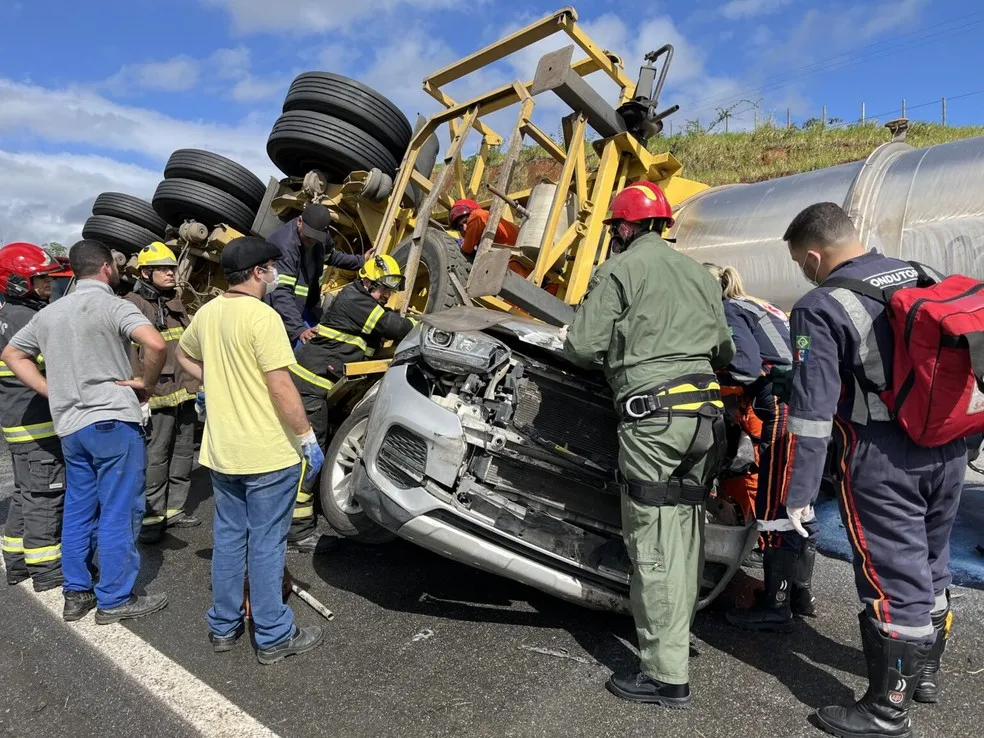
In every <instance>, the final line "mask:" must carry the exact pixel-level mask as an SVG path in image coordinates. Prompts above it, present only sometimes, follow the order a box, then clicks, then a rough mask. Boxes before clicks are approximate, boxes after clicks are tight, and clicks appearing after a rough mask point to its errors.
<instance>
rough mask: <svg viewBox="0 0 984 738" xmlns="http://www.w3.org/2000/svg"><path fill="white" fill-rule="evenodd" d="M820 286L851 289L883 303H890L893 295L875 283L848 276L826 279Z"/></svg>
mask: <svg viewBox="0 0 984 738" xmlns="http://www.w3.org/2000/svg"><path fill="white" fill-rule="evenodd" d="M820 286H821V287H828V288H830V289H835V290H836V289H845V290H850V291H851V292H856V293H857V294H859V295H864V296H865V297H870V298H871V299H872V300H874V301H875V302H880V303H881V304H882V305H888V300H889V298H890V297H891V296H892V295H891V293H889V292H888V291H886V290H880V289H878V288H877V287H875V286H874V285H871V284H868V283H867V282H864V281H862V280H860V279H848V278H847V277H834V278H833V279H825V280H824V281H823V282H822V283H821V284H820Z"/></svg>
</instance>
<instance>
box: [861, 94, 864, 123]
mask: <svg viewBox="0 0 984 738" xmlns="http://www.w3.org/2000/svg"><path fill="white" fill-rule="evenodd" d="M861 125H864V100H862V101H861Z"/></svg>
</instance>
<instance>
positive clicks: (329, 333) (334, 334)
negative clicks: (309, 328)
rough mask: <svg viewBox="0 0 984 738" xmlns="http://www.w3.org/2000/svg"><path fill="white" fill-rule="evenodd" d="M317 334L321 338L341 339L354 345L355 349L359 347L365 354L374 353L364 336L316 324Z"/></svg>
mask: <svg viewBox="0 0 984 738" xmlns="http://www.w3.org/2000/svg"><path fill="white" fill-rule="evenodd" d="M318 335H319V336H321V337H322V338H330V339H331V340H332V341H341V342H342V343H347V344H349V345H350V346H355V347H356V348H357V349H361V350H362V351H363V353H365V355H366V356H372V355H373V354H374V353H376V351H375V349H371V348H369V346H368V344H366V341H365V339H364V338H361V337H359V336H353V335H352V334H351V333H342V332H341V331H336V330H335V329H334V328H329V327H328V326H326V325H319V326H318Z"/></svg>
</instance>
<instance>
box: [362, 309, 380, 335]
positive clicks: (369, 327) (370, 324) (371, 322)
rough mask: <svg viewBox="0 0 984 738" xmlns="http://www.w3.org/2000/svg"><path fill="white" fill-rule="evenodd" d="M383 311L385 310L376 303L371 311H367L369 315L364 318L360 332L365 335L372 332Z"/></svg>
mask: <svg viewBox="0 0 984 738" xmlns="http://www.w3.org/2000/svg"><path fill="white" fill-rule="evenodd" d="M384 313H385V311H384V310H383V309H382V308H381V307H380V306H379V305H376V307H374V308H373V309H372V312H371V313H369V317H368V318H366V324H365V325H364V326H362V332H363V333H364V334H366V335H367V336H368V335H369V334H370V333H372V332H373V329H375V327H376V323H378V322H379V319H380V318H382V317H383V314H384Z"/></svg>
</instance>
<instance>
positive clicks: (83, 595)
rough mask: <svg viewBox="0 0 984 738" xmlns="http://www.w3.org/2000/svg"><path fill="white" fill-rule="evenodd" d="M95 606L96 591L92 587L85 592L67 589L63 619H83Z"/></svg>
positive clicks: (68, 621) (69, 620)
mask: <svg viewBox="0 0 984 738" xmlns="http://www.w3.org/2000/svg"><path fill="white" fill-rule="evenodd" d="M95 606H96V593H95V592H93V591H92V590H91V589H90V590H88V591H85V592H77V591H75V590H70V589H69V590H65V607H64V608H63V609H62V620H64V621H65V622H67V623H71V622H72V621H74V620H81V619H82V618H84V617H85V614H86V613H87V612H89V610H91V609H92V608H94V607H95Z"/></svg>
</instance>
